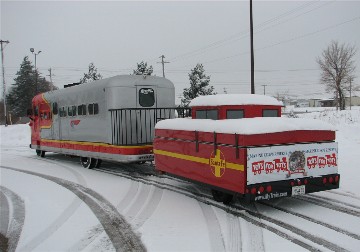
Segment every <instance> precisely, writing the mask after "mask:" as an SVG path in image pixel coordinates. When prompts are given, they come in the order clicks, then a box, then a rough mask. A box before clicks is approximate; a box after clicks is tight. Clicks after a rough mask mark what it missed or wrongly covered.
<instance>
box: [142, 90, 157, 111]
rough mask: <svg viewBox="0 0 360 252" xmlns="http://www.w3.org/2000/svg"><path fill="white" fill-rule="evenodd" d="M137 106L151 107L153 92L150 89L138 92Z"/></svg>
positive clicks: (153, 98)
mask: <svg viewBox="0 0 360 252" xmlns="http://www.w3.org/2000/svg"><path fill="white" fill-rule="evenodd" d="M139 104H140V106H141V107H152V106H154V104H155V92H154V89H152V88H141V89H140V90H139Z"/></svg>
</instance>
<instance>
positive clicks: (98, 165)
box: [94, 159, 102, 168]
mask: <svg viewBox="0 0 360 252" xmlns="http://www.w3.org/2000/svg"><path fill="white" fill-rule="evenodd" d="M101 163H102V160H101V159H96V164H95V166H94V167H95V168H100V166H101Z"/></svg>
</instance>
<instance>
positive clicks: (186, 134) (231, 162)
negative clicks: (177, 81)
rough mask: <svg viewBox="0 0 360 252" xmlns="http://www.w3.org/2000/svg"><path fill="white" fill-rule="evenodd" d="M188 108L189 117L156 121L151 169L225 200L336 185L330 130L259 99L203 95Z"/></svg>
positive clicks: (278, 104)
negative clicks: (205, 188)
mask: <svg viewBox="0 0 360 252" xmlns="http://www.w3.org/2000/svg"><path fill="white" fill-rule="evenodd" d="M190 106H191V107H192V118H178V119H170V120H163V121H160V122H159V123H157V125H156V127H155V139H154V154H155V162H156V169H157V170H159V171H162V172H166V173H168V174H171V175H174V176H178V177H182V178H184V179H188V180H191V181H195V182H198V183H201V184H205V185H208V186H210V187H211V188H212V193H213V196H214V198H215V200H217V201H222V202H224V203H229V202H230V201H231V200H232V198H233V196H234V195H240V196H243V197H245V198H246V199H247V200H248V201H257V200H264V199H273V198H279V197H286V196H294V195H301V194H305V193H311V192H317V191H324V190H329V189H335V188H338V187H339V179H340V175H339V174H338V167H337V160H338V159H337V155H338V146H337V143H336V142H334V140H335V131H334V129H333V127H332V126H331V125H328V124H326V123H324V122H322V121H317V120H309V119H297V118H282V117H281V107H282V103H281V102H279V101H277V100H276V99H275V98H272V97H267V96H262V95H238V94H236V95H212V96H204V97H198V98H196V99H194V100H193V101H192V102H191V104H190Z"/></svg>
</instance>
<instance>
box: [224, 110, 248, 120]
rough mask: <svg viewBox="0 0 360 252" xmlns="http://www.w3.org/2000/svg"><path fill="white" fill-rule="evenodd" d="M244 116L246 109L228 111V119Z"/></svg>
mask: <svg viewBox="0 0 360 252" xmlns="http://www.w3.org/2000/svg"><path fill="white" fill-rule="evenodd" d="M241 118H244V110H236V109H229V110H227V111H226V119H241Z"/></svg>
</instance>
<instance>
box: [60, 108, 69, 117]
mask: <svg viewBox="0 0 360 252" xmlns="http://www.w3.org/2000/svg"><path fill="white" fill-rule="evenodd" d="M59 114H60V117H65V116H66V115H67V114H66V108H65V107H61V108H60V111H59Z"/></svg>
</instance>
